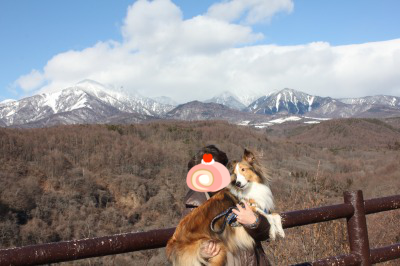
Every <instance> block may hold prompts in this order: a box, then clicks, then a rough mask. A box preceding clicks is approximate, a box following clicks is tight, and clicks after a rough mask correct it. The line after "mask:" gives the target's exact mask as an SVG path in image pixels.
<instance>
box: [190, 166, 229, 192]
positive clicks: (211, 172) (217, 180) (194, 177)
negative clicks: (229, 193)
mask: <svg viewBox="0 0 400 266" xmlns="http://www.w3.org/2000/svg"><path fill="white" fill-rule="evenodd" d="M230 180H231V178H230V174H229V171H228V169H226V167H225V166H223V165H222V164H220V163H218V162H214V163H212V164H198V165H196V166H194V167H193V168H192V169H190V171H189V173H188V174H187V177H186V183H187V185H188V187H189V188H190V189H192V190H195V191H199V192H214V191H218V190H220V189H223V188H224V187H226V186H227V185H228V184H229V183H230Z"/></svg>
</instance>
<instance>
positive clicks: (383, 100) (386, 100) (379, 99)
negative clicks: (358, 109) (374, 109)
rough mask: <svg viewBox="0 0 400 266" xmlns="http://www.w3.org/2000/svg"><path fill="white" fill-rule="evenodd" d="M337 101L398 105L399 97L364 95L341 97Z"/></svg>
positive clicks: (399, 103)
mask: <svg viewBox="0 0 400 266" xmlns="http://www.w3.org/2000/svg"><path fill="white" fill-rule="evenodd" d="M339 101H341V102H343V103H347V104H354V105H385V106H392V107H400V97H395V96H387V95H376V96H366V97H362V98H343V99H339Z"/></svg>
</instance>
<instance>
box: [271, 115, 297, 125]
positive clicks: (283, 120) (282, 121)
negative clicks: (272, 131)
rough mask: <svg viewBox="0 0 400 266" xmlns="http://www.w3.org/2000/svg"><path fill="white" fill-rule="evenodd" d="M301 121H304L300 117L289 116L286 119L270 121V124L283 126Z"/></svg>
mask: <svg viewBox="0 0 400 266" xmlns="http://www.w3.org/2000/svg"><path fill="white" fill-rule="evenodd" d="M301 119H302V118H301V117H298V116H289V117H286V118H278V119H274V120H271V121H269V123H274V124H282V123H284V122H288V121H299V120H301Z"/></svg>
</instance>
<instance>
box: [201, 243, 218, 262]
mask: <svg viewBox="0 0 400 266" xmlns="http://www.w3.org/2000/svg"><path fill="white" fill-rule="evenodd" d="M220 250H221V248H220V247H219V245H218V244H217V243H216V242H215V241H213V240H209V241H205V242H203V243H201V247H200V256H202V257H203V258H205V259H209V258H212V257H215V256H217V255H218V253H219V251H220Z"/></svg>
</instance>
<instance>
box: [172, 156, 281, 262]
mask: <svg viewBox="0 0 400 266" xmlns="http://www.w3.org/2000/svg"><path fill="white" fill-rule="evenodd" d="M231 173H232V175H231V184H229V185H228V187H226V188H224V189H222V190H221V191H219V192H217V193H216V194H215V195H214V196H212V197H211V198H210V199H209V200H207V201H206V202H204V203H203V204H202V205H201V206H199V207H198V208H196V209H194V210H193V211H192V212H191V213H189V214H188V215H187V216H185V217H184V218H183V219H182V220H181V221H180V223H179V225H178V226H177V228H176V230H175V233H174V235H173V236H172V238H171V239H170V240H169V241H168V244H167V257H168V259H169V260H170V261H171V262H172V263H173V265H176V266H191V265H193V266H201V265H213V266H214V265H225V263H226V258H227V253H228V252H230V253H231V254H233V255H234V254H237V252H238V251H239V250H252V249H254V244H255V242H254V240H253V238H252V237H251V236H250V235H249V234H248V233H247V232H246V230H245V229H244V228H243V227H242V226H236V227H232V226H229V225H226V226H225V225H224V224H223V223H225V220H224V219H219V220H218V221H217V222H216V223H215V226H216V227H218V228H224V227H225V229H224V230H223V231H222V230H221V231H222V232H221V233H218V232H215V231H213V230H211V228H210V224H211V222H213V220H214V217H216V216H218V215H219V214H221V213H223V212H224V211H226V210H227V209H229V208H232V207H234V206H236V204H238V203H239V202H241V201H247V202H248V203H249V205H250V206H251V208H252V209H253V211H255V212H257V213H259V214H260V215H263V216H265V217H267V219H268V222H269V224H270V230H269V232H268V233H269V236H270V238H271V239H275V235H276V234H278V235H280V236H282V237H284V232H283V229H282V224H281V218H280V216H279V214H267V212H269V211H270V210H271V209H273V208H274V203H273V196H272V193H271V190H270V189H269V187H268V185H267V179H266V178H264V175H263V173H262V171H261V168H260V167H259V165H258V163H257V161H256V159H255V156H254V154H253V153H252V152H250V151H248V150H245V151H244V155H243V158H242V160H241V161H240V162H235V161H234V162H232V163H231ZM266 233H267V232H266ZM210 240H212V241H215V242H216V243H218V245H219V247H220V252H219V253H218V255H216V256H215V257H212V258H210V259H208V260H206V259H204V258H203V257H201V255H200V249H201V246H202V243H204V242H205V241H210Z"/></svg>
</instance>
